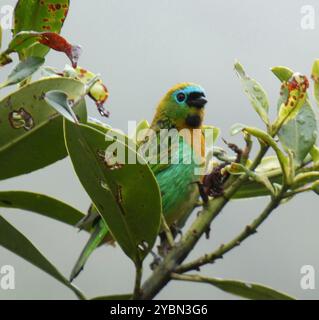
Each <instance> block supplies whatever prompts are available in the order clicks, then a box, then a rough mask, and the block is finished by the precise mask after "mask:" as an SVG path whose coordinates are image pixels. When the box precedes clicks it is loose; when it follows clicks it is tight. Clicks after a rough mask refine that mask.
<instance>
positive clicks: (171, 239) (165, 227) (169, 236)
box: [162, 214, 175, 248]
mask: <svg viewBox="0 0 319 320" xmlns="http://www.w3.org/2000/svg"><path fill="white" fill-rule="evenodd" d="M162 227H163V230H164V232H165V235H166V238H167V241H168V244H169V246H170V247H171V248H173V247H174V245H175V242H174V237H173V234H172V231H171V229H170V227H169V226H168V224H167V222H166V219H165V217H164V215H163V214H162Z"/></svg>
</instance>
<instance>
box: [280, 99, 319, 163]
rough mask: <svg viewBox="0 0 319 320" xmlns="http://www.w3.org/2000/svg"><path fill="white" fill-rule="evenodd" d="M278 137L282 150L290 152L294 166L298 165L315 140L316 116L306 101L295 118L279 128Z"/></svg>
mask: <svg viewBox="0 0 319 320" xmlns="http://www.w3.org/2000/svg"><path fill="white" fill-rule="evenodd" d="M278 137H279V139H280V142H281V143H282V145H283V147H284V149H285V150H286V151H288V150H291V151H292V153H293V157H294V160H295V162H296V164H300V163H301V162H302V161H303V160H304V159H305V157H306V156H307V154H308V153H309V151H310V150H311V149H312V147H313V145H314V144H315V142H316V139H317V120H316V115H315V113H314V111H313V110H312V107H311V106H310V104H309V103H308V101H306V102H305V104H304V106H303V107H302V108H301V109H300V111H299V112H298V114H297V115H296V117H295V118H293V119H291V120H290V121H288V122H287V123H285V124H284V125H283V126H282V127H281V129H280V131H279V132H278Z"/></svg>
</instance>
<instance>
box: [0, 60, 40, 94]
mask: <svg viewBox="0 0 319 320" xmlns="http://www.w3.org/2000/svg"><path fill="white" fill-rule="evenodd" d="M43 64H44V59H43V58H40V57H29V58H27V59H26V60H24V61H21V62H20V63H19V64H18V65H17V66H16V67H15V68H14V69H13V71H12V72H11V73H10V74H9V76H8V79H7V80H6V81H4V82H3V83H1V84H0V88H3V87H6V86H10V85H13V84H17V83H19V82H21V81H23V80H25V79H27V78H28V77H30V76H31V75H33V74H34V73H35V72H36V71H37V70H38V69H39V68H40V67H41V66H42V65H43Z"/></svg>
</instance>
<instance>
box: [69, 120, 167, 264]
mask: <svg viewBox="0 0 319 320" xmlns="http://www.w3.org/2000/svg"><path fill="white" fill-rule="evenodd" d="M64 132H65V141H66V145H67V149H68V153H69V155H70V158H71V160H72V163H73V166H74V169H75V171H76V174H77V175H78V178H79V179H80V181H81V183H82V185H83V187H84V188H85V190H86V192H87V193H88V194H89V196H90V198H91V200H92V202H93V203H94V205H95V206H96V208H97V209H98V211H99V213H100V214H101V216H102V218H103V219H104V220H105V222H106V223H107V225H108V227H109V228H110V231H111V233H112V235H113V236H114V238H115V240H116V241H117V242H118V243H119V245H120V246H121V248H122V249H123V251H124V252H125V253H126V254H127V255H128V256H129V257H130V258H131V259H132V260H133V261H134V263H138V262H140V261H141V260H143V259H144V257H145V256H146V255H147V253H148V252H149V251H150V250H151V248H152V247H153V245H154V242H155V239H156V236H157V234H158V231H159V226H160V215H161V196H160V192H159V187H158V184H157V182H156V179H155V177H154V175H153V173H152V171H151V170H150V168H149V167H148V165H147V164H146V163H145V161H144V160H143V159H142V158H141V157H140V156H138V155H137V153H136V152H135V151H133V150H132V149H130V148H128V147H127V145H126V144H125V140H126V137H125V136H123V135H121V134H120V133H118V132H114V131H112V132H111V131H108V132H107V133H106V134H103V133H102V132H101V131H98V130H96V129H93V128H91V127H89V126H87V125H79V124H74V123H72V122H70V121H67V120H64ZM115 140H117V141H116V142H115ZM129 155H130V159H131V160H132V159H133V157H134V158H135V159H136V163H135V164H128V156H129ZM121 156H123V158H122V157H121Z"/></svg>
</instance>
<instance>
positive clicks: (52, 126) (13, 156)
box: [0, 78, 87, 179]
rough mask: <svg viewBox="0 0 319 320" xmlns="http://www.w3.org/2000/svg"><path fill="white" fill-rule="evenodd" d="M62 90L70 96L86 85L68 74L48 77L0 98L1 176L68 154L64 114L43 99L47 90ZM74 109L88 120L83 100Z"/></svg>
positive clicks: (44, 164)
mask: <svg viewBox="0 0 319 320" xmlns="http://www.w3.org/2000/svg"><path fill="white" fill-rule="evenodd" d="M53 89H55V90H63V91H65V92H66V93H67V94H68V95H69V97H70V99H74V100H75V99H77V98H78V97H79V96H82V95H83V93H84V91H85V87H84V85H83V83H81V82H80V81H77V80H74V79H69V78H48V79H43V80H40V81H36V82H33V83H31V84H28V85H26V86H24V87H22V88H20V89H19V90H17V91H15V92H13V93H11V94H9V95H8V96H7V97H6V98H4V99H3V100H1V101H0V123H1V125H0V168H1V170H0V179H7V178H11V177H15V176H18V175H21V174H25V173H29V172H31V171H34V170H37V169H40V168H43V167H45V166H47V165H49V164H52V163H54V162H56V161H58V160H61V159H63V158H64V157H66V155H67V152H66V148H65V144H64V138H63V123H62V117H61V116H59V114H58V113H57V112H56V111H55V110H54V109H53V108H52V107H51V106H50V105H48V104H47V102H46V101H45V100H44V96H45V93H46V92H48V91H51V90H53ZM74 111H75V113H76V114H77V116H78V117H79V118H80V120H81V121H82V122H86V118H87V115H86V106H85V102H84V100H83V101H82V102H81V103H80V104H79V105H77V106H76V107H75V110H74Z"/></svg>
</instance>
